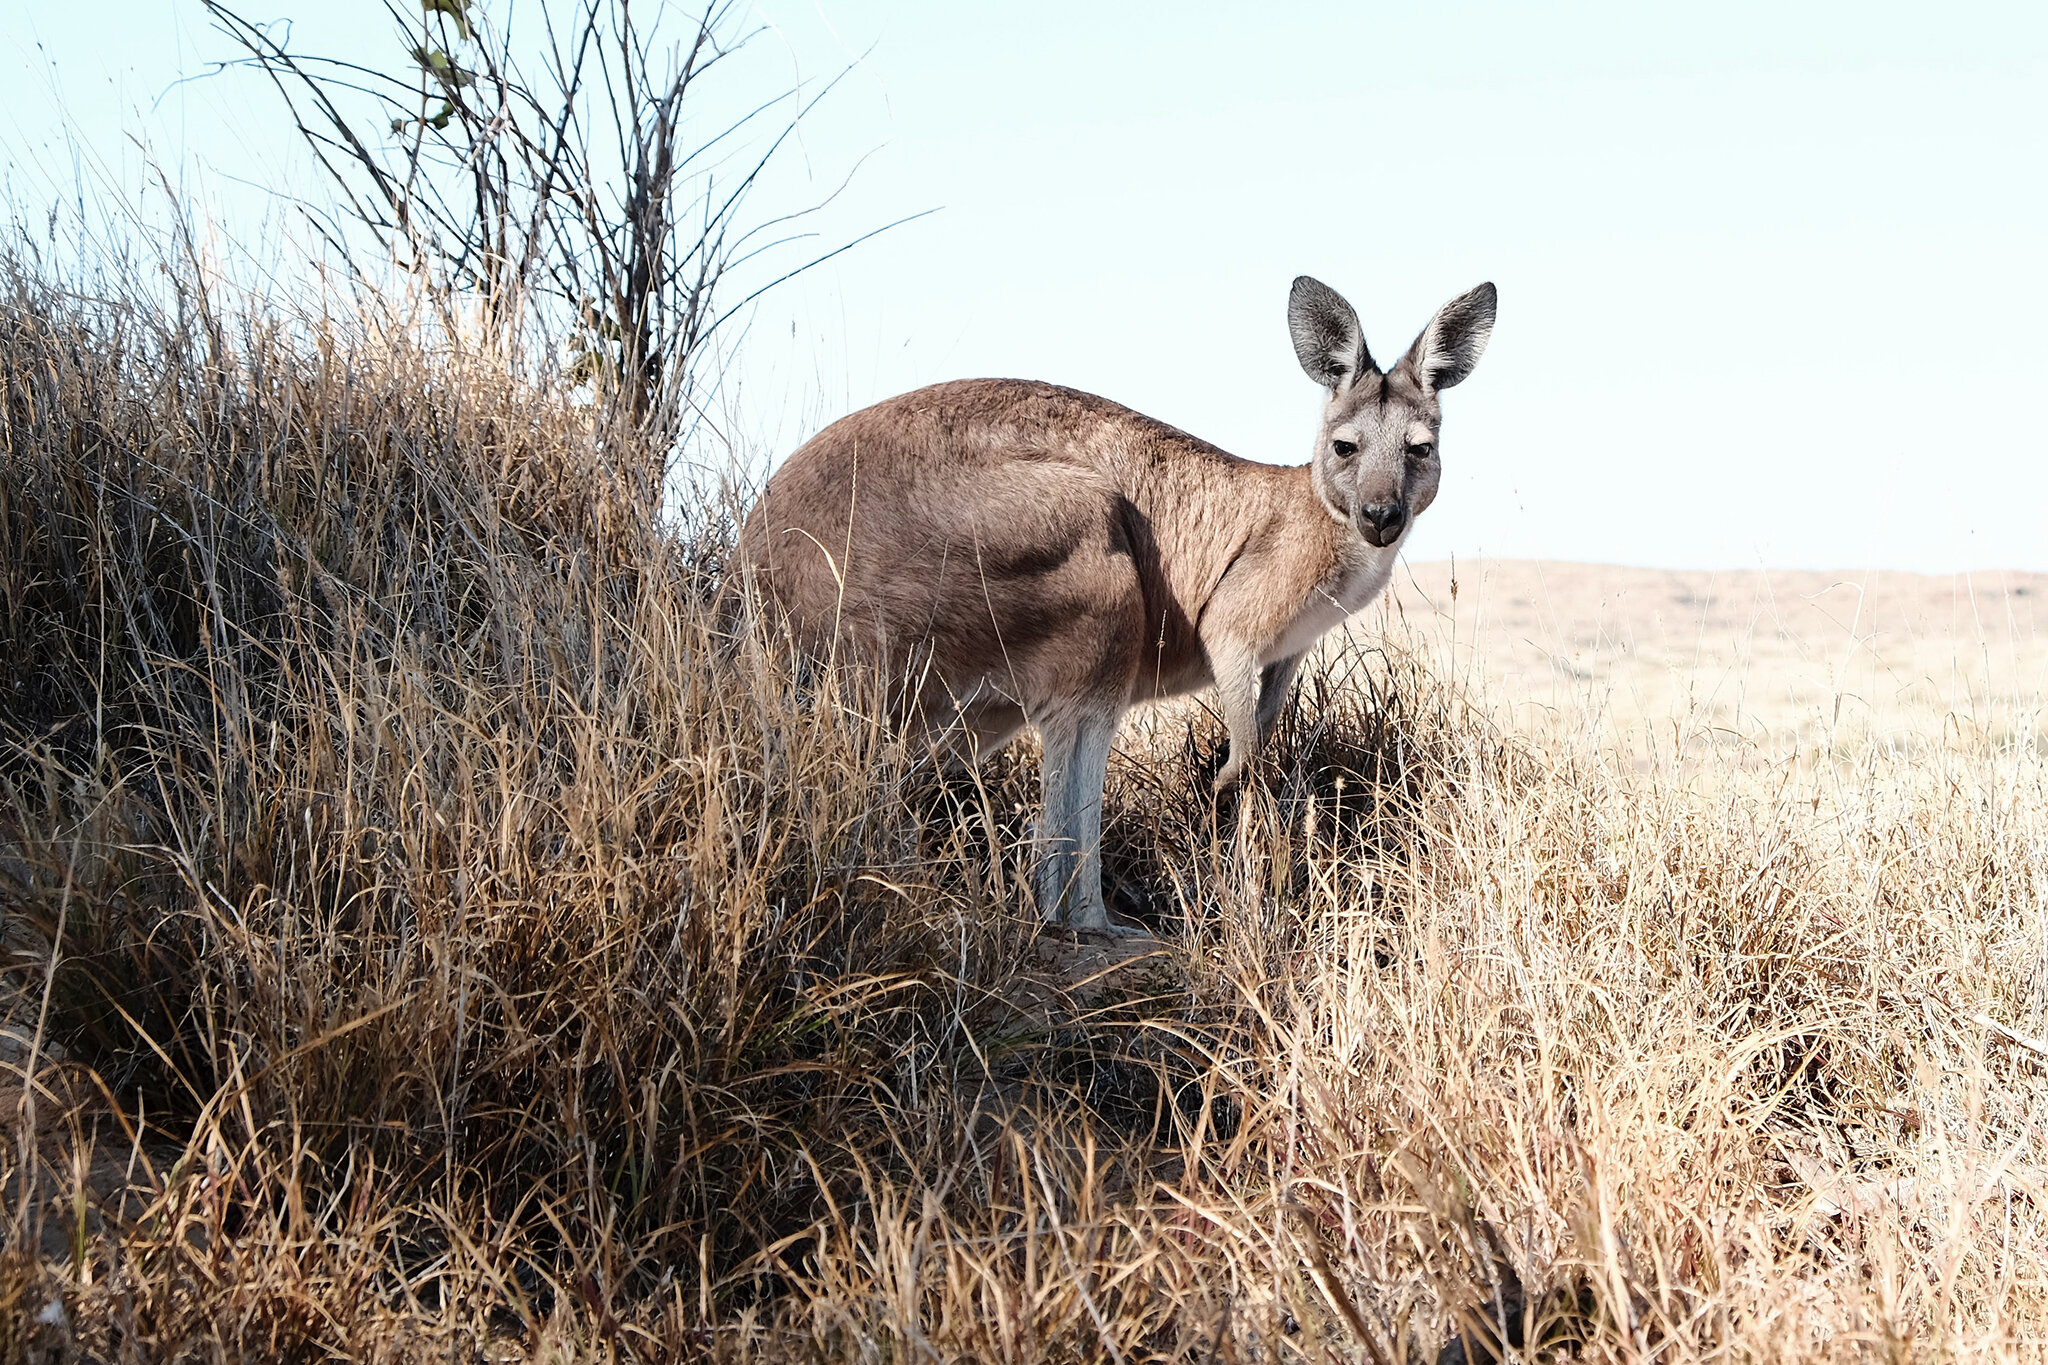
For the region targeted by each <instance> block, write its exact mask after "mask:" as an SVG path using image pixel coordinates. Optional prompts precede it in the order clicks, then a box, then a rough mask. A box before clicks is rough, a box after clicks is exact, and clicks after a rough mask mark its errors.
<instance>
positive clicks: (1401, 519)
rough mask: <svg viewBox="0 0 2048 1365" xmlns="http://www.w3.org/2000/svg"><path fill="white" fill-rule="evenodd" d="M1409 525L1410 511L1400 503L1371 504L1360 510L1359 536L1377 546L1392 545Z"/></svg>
mask: <svg viewBox="0 0 2048 1365" xmlns="http://www.w3.org/2000/svg"><path fill="white" fill-rule="evenodd" d="M1407 524H1408V509H1407V508H1406V507H1404V506H1402V505H1401V504H1400V503H1398V502H1370V503H1366V504H1365V505H1363V506H1361V507H1360V508H1359V509H1358V534H1360V535H1362V536H1364V537H1365V538H1366V540H1367V542H1368V543H1370V544H1372V545H1376V546H1381V547H1384V546H1388V545H1392V544H1393V543H1394V542H1395V541H1396V540H1397V539H1399V538H1400V535H1401V528H1402V527H1403V526H1406V525H1407Z"/></svg>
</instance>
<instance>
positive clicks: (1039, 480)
mask: <svg viewBox="0 0 2048 1365" xmlns="http://www.w3.org/2000/svg"><path fill="white" fill-rule="evenodd" d="M1260 468H1263V467H1261V466H1251V465H1249V464H1248V463H1247V462H1245V461H1242V460H1238V459H1236V458H1234V457H1232V456H1230V455H1228V454H1226V453H1225V452H1224V451H1222V450H1219V449H1217V448H1216V447H1215V446H1212V445H1210V444H1208V443H1207V442H1205V441H1201V440H1198V439H1197V438H1195V437H1193V436H1190V435H1189V434H1187V433H1186V432H1184V431H1181V430H1179V429H1177V428H1175V427H1172V426H1169V425H1168V424H1166V423H1164V422H1160V421H1157V420H1155V419H1153V418H1150V417H1147V416H1145V415H1143V414H1142V413H1138V412H1134V411H1132V410H1131V409H1129V408H1127V407H1124V406H1123V405H1122V404H1120V403H1114V402H1111V401H1110V400H1108V399H1106V398H1100V397H1097V396H1096V395H1094V394H1090V393H1083V392H1080V391H1079V390H1075V389H1069V388H1063V387H1061V386H1059V385H1056V384H1045V383H1038V382H1033V381H1028V380H1013V379H970V380H961V381H957V382H953V383H948V384H938V385H934V386H932V387H930V388H925V389H918V390H916V391H914V392H911V393H906V394H902V395H899V396H897V397H895V398H891V399H887V400H885V401H883V402H881V403H877V404H875V405H874V406H873V407H869V408H864V409H862V410H861V411H859V412H856V413H853V414H851V415H849V416H847V417H843V418H841V419H840V420H838V421H836V422H834V423H832V424H831V425H830V426H828V427H826V428H825V429H824V430H823V431H821V432H819V433H818V434H817V435H816V436H814V437H812V438H811V440H809V441H808V442H806V443H805V444H804V445H803V446H802V447H800V448H799V449H798V450H797V451H796V452H795V453H794V454H792V455H791V456H790V457H789V459H788V460H787V461H786V462H785V463H784V464H783V466H782V468H781V469H779V470H777V471H776V473H775V476H774V478H773V479H771V480H770V482H769V485H768V489H767V491H766V492H765V493H764V494H763V496H762V498H761V501H760V503H759V504H758V505H757V506H756V507H755V509H754V511H753V513H752V515H750V516H749V517H748V519H747V524H746V526H745V528H744V529H743V532H742V542H743V553H744V556H745V558H746V560H747V562H748V563H749V565H750V566H751V567H752V570H753V572H754V573H755V574H756V576H757V578H758V580H759V582H760V585H761V587H762V588H763V589H764V590H765V591H766V593H767V594H768V595H769V596H770V597H771V598H772V599H773V600H774V601H776V602H777V603H779V604H780V605H781V607H782V608H783V609H784V610H785V611H787V612H788V613H789V616H790V618H791V620H792V623H793V624H794V625H796V627H797V628H798V632H799V634H800V635H801V636H804V637H808V638H813V639H816V638H821V637H823V636H826V635H829V634H834V633H837V634H840V635H844V636H850V637H852V638H854V639H856V640H858V641H860V642H862V643H865V644H867V645H870V646H873V647H875V648H878V649H881V650H884V651H890V650H893V651H894V652H896V653H898V654H901V655H905V656H907V655H908V652H909V648H910V647H912V646H915V645H917V644H921V643H922V644H929V645H930V646H931V647H932V650H933V656H934V662H935V663H936V664H937V666H938V669H939V671H940V672H941V673H942V674H943V675H945V677H946V679H947V680H948V681H950V682H951V683H953V684H954V685H955V686H961V687H964V686H968V685H970V684H971V679H972V678H973V677H974V676H975V675H978V674H981V673H986V672H989V671H991V670H992V669H993V670H996V671H1001V672H1009V671H1012V670H1016V669H1018V668H1019V667H1020V662H1019V661H1020V659H1023V658H1029V657H1035V656H1037V655H1039V654H1040V653H1042V649H1041V646H1042V645H1044V644H1045V642H1046V641H1047V640H1049V639H1052V638H1056V637H1059V636H1060V635H1062V634H1063V633H1066V632H1067V631H1068V630H1069V628H1070V627H1071V624H1072V623H1073V622H1074V621H1076V620H1079V619H1085V618H1088V617H1091V616H1100V615H1103V614H1105V613H1108V614H1110V615H1112V616H1115V617H1118V618H1121V617H1122V616H1124V615H1126V614H1128V610H1129V608H1130V607H1131V605H1132V604H1131V602H1130V601H1129V600H1128V599H1130V597H1131V595H1132V593H1133V592H1134V591H1135V592H1136V593H1137V594H1138V597H1139V599H1140V600H1141V601H1143V600H1145V599H1150V598H1154V597H1157V596H1159V595H1161V591H1162V585H1161V584H1160V583H1159V582H1158V580H1159V579H1160V577H1161V574H1162V572H1163V571H1164V568H1165V567H1168V565H1166V564H1164V563H1163V561H1176V560H1177V561H1185V560H1187V559H1188V558H1189V556H1190V555H1192V554H1196V553H1198V552H1199V551H1200V550H1201V549H1202V548H1203V546H1202V543H1201V542H1200V541H1199V540H1198V542H1197V543H1195V544H1192V545H1189V546H1180V545H1175V544H1170V543H1169V544H1162V543H1161V537H1160V526H1159V521H1160V518H1159V517H1158V516H1157V515H1156V512H1157V509H1156V507H1155V506H1153V504H1155V503H1157V501H1158V500H1159V497H1160V495H1161V493H1162V491H1163V486H1164V485H1165V484H1166V483H1168V482H1170V481H1174V480H1176V479H1177V480H1178V482H1180V483H1183V484H1184V483H1186V482H1188V478H1187V476H1188V475H1189V474H1190V473H1191V472H1197V473H1199V472H1201V471H1207V472H1209V473H1211V474H1212V475H1213V476H1214V477H1216V478H1228V477H1230V476H1231V474H1232V473H1233V472H1235V471H1250V470H1257V469H1260ZM1254 477H1256V475H1254ZM1197 482H1200V480H1199V479H1197ZM1169 520H1170V521H1172V522H1173V524H1175V525H1178V524H1179V522H1180V519H1169ZM1168 539H1169V540H1171V537H1169V538H1168ZM1142 614H1143V613H1142V610H1141V612H1140V615H1142ZM1167 615H1169V616H1171V615H1174V613H1171V612H1169V613H1167ZM1168 627H1169V629H1168V633H1169V634H1170V635H1173V636H1176V637H1178V638H1177V639H1175V640H1170V641H1169V642H1168V643H1169V645H1172V646H1177V647H1176V648H1174V649H1173V650H1172V652H1173V653H1174V654H1175V656H1176V657H1175V658H1173V659H1168V660H1166V661H1164V662H1165V665H1166V666H1167V667H1169V668H1171V669H1175V670H1181V671H1184V669H1185V664H1186V660H1185V658H1182V657H1179V656H1183V655H1185V654H1186V653H1188V651H1190V650H1193V649H1196V648H1198V642H1197V641H1196V640H1195V638H1194V634H1193V631H1192V628H1191V623H1188V622H1185V621H1169V622H1168Z"/></svg>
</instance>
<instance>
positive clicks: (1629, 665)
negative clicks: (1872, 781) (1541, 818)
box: [1351, 560, 2048, 758]
mask: <svg viewBox="0 0 2048 1365" xmlns="http://www.w3.org/2000/svg"><path fill="white" fill-rule="evenodd" d="M1351 629H1352V631H1353V632H1354V634H1355V635H1363V636H1364V637H1365V638H1366V639H1368V640H1369V639H1370V638H1371V637H1372V636H1373V635H1374V634H1375V633H1376V632H1379V631H1382V630H1386V631H1389V632H1391V634H1392V635H1393V637H1394V638H1397V639H1398V638H1402V637H1404V636H1405V637H1407V638H1411V639H1413V640H1415V641H1416V642H1417V643H1419V644H1420V645H1421V646H1422V647H1423V648H1425V649H1427V650H1430V651H1432V652H1434V653H1435V654H1436V656H1437V657H1438V658H1439V660H1441V661H1442V662H1444V663H1446V664H1447V665H1448V666H1449V667H1450V668H1451V669H1452V670H1453V671H1454V672H1456V673H1458V674H1459V675H1460V676H1462V677H1463V678H1464V679H1465V680H1466V681H1467V683H1468V685H1470V686H1471V687H1472V688H1473V689H1474V690H1475V691H1476V692H1477V693H1478V694H1480V695H1481V696H1482V697H1483V698H1484V699H1485V700H1486V701H1487V703H1488V704H1489V705H1491V706H1493V707H1495V708H1497V709H1499V710H1501V711H1503V712H1504V713H1505V715H1504V718H1506V719H1510V720H1511V721H1512V723H1513V724H1514V725H1515V726H1516V727H1517V728H1521V729H1525V730H1539V731H1540V730H1545V729H1554V728H1556V727H1559V726H1569V727H1571V728H1572V729H1573V730H1576V731H1579V732H1581V733H1583V732H1584V728H1585V727H1586V726H1587V724H1588V723H1589V722H1590V723H1591V724H1592V725H1593V726H1594V727H1595V728H1597V729H1598V730H1599V731H1600V732H1602V733H1604V734H1607V735H1611V736H1614V737H1616V738H1618V739H1621V740H1623V741H1624V742H1627V743H1630V744H1634V745H1640V744H1641V743H1643V742H1645V741H1646V740H1654V739H1655V738H1657V737H1661V738H1662V740H1663V742H1664V743H1665V744H1667V745H1668V744H1670V743H1672V742H1674V741H1675V742H1677V743H1679V744H1680V745H1683V746H1687V747H1691V746H1697V745H1701V744H1709V745H1714V746H1717V747H1719V746H1724V745H1736V746H1747V747H1751V748H1753V749H1755V750H1756V751H1757V752H1758V754H1759V756H1760V757H1767V758H1782V757H1786V756H1789V754H1791V753H1793V752H1806V753H1812V752H1818V751H1821V750H1824V749H1826V748H1828V747H1829V746H1839V745H1842V744H1845V743H1853V744H1862V743H1868V742H1871V741H1878V742H1888V743H1925V742H1928V741H1930V740H1935V739H1937V738H1938V737H1939V736H1940V734H1941V732H1942V729H1943V727H1945V726H1946V727H1958V726H1960V727H1962V728H1963V729H1965V730H1971V731H1975V732H1976V733H1977V734H1979V735H1981V736H1983V737H1985V738H1991V739H2001V738H2005V737H2008V736H2011V735H2013V734H2015V733H2016V732H2017V733H2021V734H2026V735H2029V736H2031V735H2032V734H2033V733H2034V732H2035V730H2036V729H2037V728H2038V724H2037V723H2038V722H2039V721H2040V720H2041V719H2042V708H2043V703H2044V699H2048V575H2041V574H2024V573H2006V572H2000V573H1980V574H1968V575H1955V576H1950V577H1930V576H1924V575H1919V574H1904V573H1879V572H1839V573H1818V572H1788V573H1776V572H1732V573H1731V572H1720V573H1716V572H1687V571H1667V570H1660V569H1633V568H1617V567H1612V566H1608V565H1600V564H1569V563H1553V562H1543V561H1532V560H1494V561H1484V560H1482V561H1476V562H1464V563H1459V564H1456V565H1455V566H1454V565H1452V564H1449V563H1422V564H1408V565H1403V566H1402V568H1401V569H1400V570H1399V572H1398V573H1397V575H1396V578H1395V582H1394V585H1393V587H1392V588H1391V589H1390V591H1389V594H1388V597H1387V599H1386V602H1385V603H1384V605H1383V607H1381V608H1376V609H1374V610H1372V611H1369V612H1367V613H1366V614H1365V615H1363V616H1361V617H1360V618H1358V620H1357V621H1356V622H1355V623H1354V624H1353V626H1352V627H1351Z"/></svg>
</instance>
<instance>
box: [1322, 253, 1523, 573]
mask: <svg viewBox="0 0 2048 1365" xmlns="http://www.w3.org/2000/svg"><path fill="white" fill-rule="evenodd" d="M1493 310H1494V289H1493V286H1492V285H1491V284H1482V285H1480V286H1479V287H1478V288H1477V289H1474V290H1472V291H1471V292H1470V293H1466V294H1460V295H1459V296H1458V297H1457V298H1455V299H1452V300H1451V301H1450V302H1449V303H1447V304H1445V305H1444V306H1443V307H1442V308H1440V309H1438V310H1437V315H1436V316H1435V317H1433V318H1431V319H1430V320H1429V326H1427V327H1425V328H1423V329H1422V335H1421V336H1419V337H1417V338H1415V344H1414V345H1412V346H1410V347H1409V348H1408V354H1406V355H1404V356H1402V357H1401V360H1400V363H1399V364H1397V365H1395V366H1394V367H1393V368H1392V369H1390V370H1384V371H1383V370H1381V369H1380V367H1379V366H1378V365H1376V364H1375V363H1373V358H1372V355H1371V353H1370V352H1368V351H1367V350H1366V349H1365V336H1364V334H1363V333H1362V332H1360V331H1359V329H1358V314H1357V313H1355V312H1353V311H1352V308H1351V305H1350V304H1348V303H1346V302H1345V301H1344V298H1343V296H1342V295H1340V294H1339V293H1338V292H1337V291H1336V290H1334V289H1332V288H1330V286H1328V285H1326V284H1323V283H1321V282H1320V281H1318V280H1312V279H1310V278H1309V277H1308V276H1306V275H1303V276H1301V277H1299V278H1298V279H1296V280H1295V282H1294V289H1293V291H1292V292H1291V293H1290V294H1289V295H1288V296H1287V326H1288V329H1289V330H1290V331H1291V332H1293V334H1294V353H1295V354H1296V355H1297V356H1299V357H1300V358H1301V367H1302V368H1303V369H1304V370H1307V371H1308V377H1309V378H1311V379H1313V380H1315V381H1316V382H1317V383H1318V384H1321V385H1322V386H1323V387H1324V388H1325V389H1328V390H1329V397H1328V399H1327V400H1326V401H1325V402H1324V404H1323V422H1322V426H1321V428H1320V429H1319V430H1318V431H1317V432H1316V451H1315V463H1314V473H1315V486H1316V494H1317V496H1319V497H1321V498H1322V500H1323V506H1325V507H1327V508H1328V509H1329V510H1330V515H1331V516H1333V517H1335V518H1336V519H1337V520H1338V521H1340V522H1343V523H1344V524H1345V525H1347V526H1349V527H1351V528H1352V529H1353V530H1355V531H1357V533H1358V534H1359V535H1360V536H1362V537H1364V539H1365V541H1366V543H1367V544H1369V545H1378V546H1388V545H1393V544H1395V543H1396V542H1397V541H1399V540H1400V539H1401V537H1402V535H1403V534H1405V533H1406V532H1407V530H1408V527H1409V525H1410V524H1411V523H1413V522H1414V520H1415V518H1417V517H1419V516H1421V515H1422V511H1423V509H1424V508H1426V507H1428V506H1429V504H1430V502H1431V501H1432V500H1433V499H1434V498H1435V497H1436V486H1437V480H1438V479H1439V477H1440V476H1441V474H1442V466H1441V465H1440V464H1439V463H1438V461H1437V448H1436V445H1437V425H1438V422H1439V420H1440V414H1439V412H1438V409H1437V395H1438V394H1439V393H1441V392H1443V391H1444V390H1445V389H1448V388H1449V387H1450V386H1451V385H1453V384H1456V383H1458V382H1459V381H1460V380H1462V379H1463V378H1464V377H1465V376H1466V375H1468V374H1470V373H1472V367H1473V366H1475V365H1477V364H1478V363H1479V357H1480V354H1481V353H1482V352H1484V351H1485V350H1486V339H1487V337H1488V336H1490V335H1492V333H1493Z"/></svg>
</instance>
